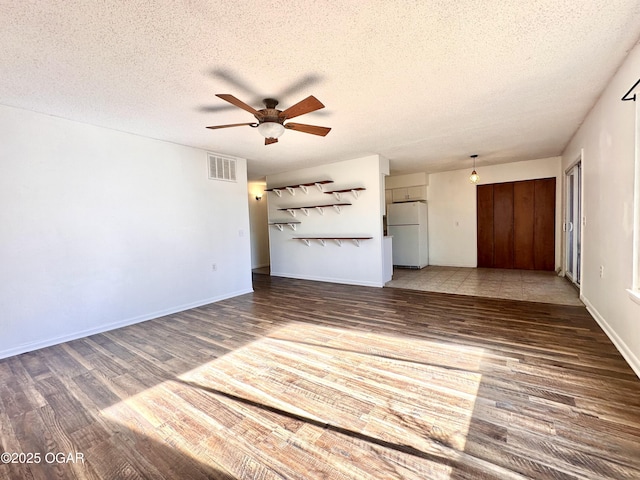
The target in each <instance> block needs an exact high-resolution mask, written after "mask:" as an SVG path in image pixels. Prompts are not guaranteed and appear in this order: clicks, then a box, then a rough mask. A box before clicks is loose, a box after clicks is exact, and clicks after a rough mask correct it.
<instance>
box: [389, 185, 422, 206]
mask: <svg viewBox="0 0 640 480" xmlns="http://www.w3.org/2000/svg"><path fill="white" fill-rule="evenodd" d="M391 198H392V200H393V203H400V202H415V201H417V200H426V199H427V186H426V185H416V186H413V187H403V188H394V189H392V190H391Z"/></svg>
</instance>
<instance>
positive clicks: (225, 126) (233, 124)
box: [207, 122, 256, 130]
mask: <svg viewBox="0 0 640 480" xmlns="http://www.w3.org/2000/svg"><path fill="white" fill-rule="evenodd" d="M244 125H249V126H254V125H256V123H255V122H251V123H230V124H229V125H214V126H212V127H207V128H210V129H211V130H215V129H217V128H229V127H242V126H244Z"/></svg>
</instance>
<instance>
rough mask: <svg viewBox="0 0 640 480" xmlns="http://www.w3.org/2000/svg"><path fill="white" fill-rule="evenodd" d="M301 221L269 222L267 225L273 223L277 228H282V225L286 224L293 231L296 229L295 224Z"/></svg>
mask: <svg viewBox="0 0 640 480" xmlns="http://www.w3.org/2000/svg"><path fill="white" fill-rule="evenodd" d="M301 223H302V222H287V221H284V222H270V223H269V225H274V226H275V227H276V228H277V229H278V230H280V231H282V230H284V226H285V225H287V226H288V227H289V228H291V230H293V231H294V232H295V231H296V226H297V225H299V224H301Z"/></svg>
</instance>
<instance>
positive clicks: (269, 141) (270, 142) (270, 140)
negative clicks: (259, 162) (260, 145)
mask: <svg viewBox="0 0 640 480" xmlns="http://www.w3.org/2000/svg"><path fill="white" fill-rule="evenodd" d="M277 141H278V139H277V138H265V139H264V144H265V145H271V144H272V143H276V142H277Z"/></svg>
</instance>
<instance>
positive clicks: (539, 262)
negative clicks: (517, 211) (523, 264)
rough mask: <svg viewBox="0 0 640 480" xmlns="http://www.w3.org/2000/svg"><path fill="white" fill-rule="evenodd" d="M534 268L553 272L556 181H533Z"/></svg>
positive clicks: (549, 179) (553, 179)
mask: <svg viewBox="0 0 640 480" xmlns="http://www.w3.org/2000/svg"><path fill="white" fill-rule="evenodd" d="M534 182H535V223H534V230H533V232H534V237H533V245H534V250H533V254H534V268H535V270H554V268H555V263H556V259H555V238H556V222H555V211H556V179H555V178H543V179H540V180H535V181H534Z"/></svg>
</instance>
